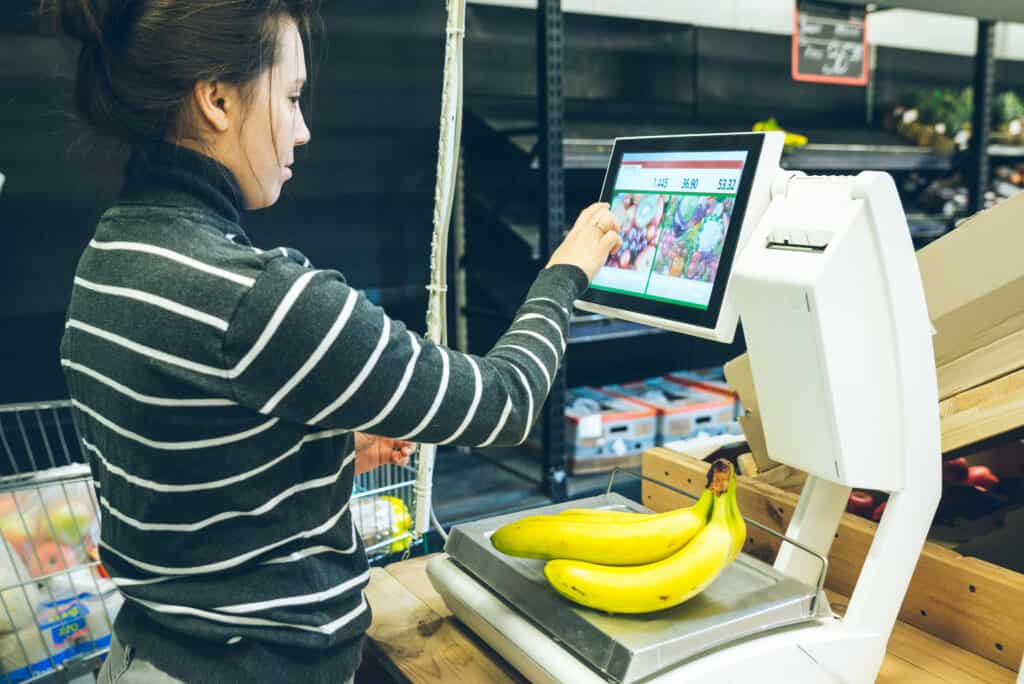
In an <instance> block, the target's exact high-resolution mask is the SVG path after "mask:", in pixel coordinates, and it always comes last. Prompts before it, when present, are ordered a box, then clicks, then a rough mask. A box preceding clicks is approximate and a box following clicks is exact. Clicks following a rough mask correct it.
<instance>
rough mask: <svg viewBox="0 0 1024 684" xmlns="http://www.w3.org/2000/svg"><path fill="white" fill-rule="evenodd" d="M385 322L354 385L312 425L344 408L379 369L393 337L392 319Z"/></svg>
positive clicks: (385, 319)
mask: <svg viewBox="0 0 1024 684" xmlns="http://www.w3.org/2000/svg"><path fill="white" fill-rule="evenodd" d="M383 320H384V324H383V325H382V326H381V331H380V339H379V340H377V347H376V348H375V349H374V350H373V353H372V354H370V358H369V359H367V360H366V363H365V364H364V365H363V369H362V370H361V371H359V375H357V376H356V378H355V380H353V381H352V384H350V385H349V386H348V387H347V388H346V389H345V391H344V392H342V393H341V396H339V397H338V398H337V399H335V400H334V401H332V402H331V403H330V404H328V405H327V406H326V407H324V410H323V411H321V412H320V413H318V414H316V415H315V416H313V417H312V418H311V419H310V420H309V424H310V425H316V424H318V423H319V422H320V421H322V420H323V419H324V418H326V417H327V416H329V415H331V414H332V413H334V412H335V411H337V410H338V409H339V408H341V407H342V406H344V405H345V402H347V401H348V400H349V399H351V398H352V396H353V395H354V394H355V393H356V392H358V391H359V390H360V389H361V388H362V386H363V383H364V382H366V379H367V378H368V377H370V373H372V372H373V369H374V368H376V367H377V362H378V361H380V357H381V355H382V354H383V353H384V350H385V349H386V348H387V346H388V338H389V337H390V336H391V319H389V318H388V317H387V316H384V317H383Z"/></svg>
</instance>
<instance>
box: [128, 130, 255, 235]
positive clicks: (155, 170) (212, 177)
mask: <svg viewBox="0 0 1024 684" xmlns="http://www.w3.org/2000/svg"><path fill="white" fill-rule="evenodd" d="M120 199H121V202H124V203H132V204H137V203H146V204H151V203H155V204H167V205H172V206H183V207H189V208H193V209H200V210H206V211H210V212H212V213H214V214H216V215H217V216H220V217H221V218H224V219H226V220H228V221H230V222H231V223H233V224H236V226H237V224H238V223H239V218H240V215H241V212H242V209H243V208H244V206H245V205H244V201H243V198H242V190H241V188H240V187H239V186H238V181H236V180H235V176H234V174H232V173H231V171H229V170H228V169H227V167H225V166H224V165H223V164H221V163H219V162H218V161H216V160H214V159H211V158H210V157H207V156H205V155H202V154H199V153H198V152H195V151H193V150H191V149H189V148H187V147H181V146H179V145H173V144H171V143H166V142H159V143H148V144H146V145H138V146H135V147H134V148H132V155H131V158H130V159H129V160H128V164H127V166H126V167H125V181H124V187H123V188H122V190H121V198H120ZM238 232H241V231H240V230H239V231H238Z"/></svg>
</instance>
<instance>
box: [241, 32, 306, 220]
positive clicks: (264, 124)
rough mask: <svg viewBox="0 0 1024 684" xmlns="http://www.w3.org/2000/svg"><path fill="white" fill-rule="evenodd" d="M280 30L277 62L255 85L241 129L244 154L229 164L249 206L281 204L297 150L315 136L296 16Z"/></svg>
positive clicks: (303, 53) (303, 52) (253, 207)
mask: <svg viewBox="0 0 1024 684" xmlns="http://www.w3.org/2000/svg"><path fill="white" fill-rule="evenodd" d="M278 31H279V34H278V39H277V40H278V48H277V49H278V55H277V61H276V63H275V64H274V66H273V67H272V68H270V69H266V70H264V71H263V73H262V74H261V75H260V76H259V78H258V80H257V82H256V84H255V85H254V87H253V92H252V98H251V100H250V105H249V109H248V111H247V112H246V114H245V119H244V122H243V123H242V125H241V126H240V127H238V128H236V130H237V131H238V133H237V135H238V140H237V142H238V151H239V152H240V154H239V155H238V157H239V158H236V160H234V163H233V164H229V168H231V171H232V172H233V173H234V174H235V177H236V178H237V179H238V184H239V185H240V186H241V189H242V194H243V195H244V197H245V204H246V208H247V209H262V208H263V207H269V206H270V205H272V204H274V203H275V202H277V199H278V198H279V197H280V196H281V188H282V186H283V185H284V184H285V182H286V181H287V180H288V179H289V178H291V177H292V169H291V165H292V162H294V161H295V148H296V147H297V146H299V145H305V144H306V143H308V142H309V138H310V134H309V129H308V128H306V122H305V120H304V119H303V117H302V110H301V109H300V108H299V96H300V95H301V93H302V87H303V85H304V84H305V83H306V55H305V51H304V50H303V47H302V38H301V36H300V35H299V29H298V27H297V26H296V24H295V22H294V21H293V20H292V19H291V18H283V19H281V21H280V22H279V28H278ZM232 156H234V155H232Z"/></svg>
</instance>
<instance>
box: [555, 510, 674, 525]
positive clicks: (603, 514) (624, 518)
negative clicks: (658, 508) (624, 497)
mask: <svg viewBox="0 0 1024 684" xmlns="http://www.w3.org/2000/svg"><path fill="white" fill-rule="evenodd" d="M655 515H658V514H655V513H637V512H636V511H609V510H605V509H601V508H568V509H566V510H564V511H559V512H558V517H560V518H582V519H586V520H592V521H597V520H603V521H606V522H617V523H634V522H637V521H638V520H647V519H650V518H652V517H654V516H655Z"/></svg>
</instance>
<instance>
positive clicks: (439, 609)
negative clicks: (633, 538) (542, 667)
mask: <svg viewBox="0 0 1024 684" xmlns="http://www.w3.org/2000/svg"><path fill="white" fill-rule="evenodd" d="M430 558H431V557H430V556H426V557H421V558H413V559H410V560H407V561H404V562H401V563H395V564H393V565H389V566H388V567H386V568H373V569H372V570H371V571H370V586H369V587H368V588H367V590H366V596H367V599H368V600H369V602H370V605H371V606H372V608H373V625H372V626H371V628H370V633H369V636H370V644H369V647H368V653H369V655H370V657H378V658H380V659H381V660H384V661H386V662H384V663H382V665H384V669H385V670H390V671H391V672H392V673H393V678H394V681H403V679H402V678H405V679H407V680H408V681H410V682H414V683H416V684H419V683H421V682H422V683H424V684H426V683H427V682H431V683H444V684H450V683H457V682H465V683H466V684H470V683H472V684H477V683H479V682H498V683H500V682H516V683H520V682H524V681H525V680H524V679H523V677H521V676H520V675H519V674H518V673H517V672H516V671H515V670H514V669H513V668H512V667H511V666H510V665H509V664H508V663H507V662H505V660H504V659H502V658H501V656H499V655H498V654H497V653H495V652H494V651H493V650H491V649H490V648H489V647H488V646H487V645H486V644H484V643H483V642H482V641H480V640H479V639H477V638H476V636H475V635H473V634H472V633H471V632H470V631H469V630H468V629H466V628H465V627H463V626H462V625H461V624H460V623H459V622H458V621H457V620H455V618H454V617H452V614H451V612H450V611H449V610H448V608H447V606H445V604H444V601H442V600H441V597H440V596H439V595H438V594H437V592H436V591H434V588H433V586H431V584H430V580H429V579H428V578H427V574H426V563H427V561H428V560H429V559H430ZM829 599H830V601H831V602H832V607H833V608H834V609H835V610H836V611H837V612H841V611H842V610H843V609H844V608H845V605H846V604H845V601H844V600H843V598H842V597H841V596H839V595H836V594H831V595H830V596H829ZM888 653H889V654H888V657H887V658H886V659H885V663H884V664H883V666H882V671H881V673H880V675H879V677H878V680H877V681H878V682H879V683H880V684H930V683H931V682H936V683H938V682H945V683H948V684H954V683H955V684H1000V683H1001V682H1006V683H1007V684H1012V683H1013V682H1014V680H1015V678H1016V674H1015V673H1014V672H1011V671H1010V670H1008V669H1006V668H1004V667H1000V666H999V665H996V664H995V663H993V662H991V661H989V660H986V659H985V658H982V657H980V656H977V655H974V654H973V653H969V652H967V651H965V650H963V649H960V648H957V647H956V646H954V645H952V644H949V643H947V642H945V641H942V640H941V639H939V638H937V637H934V636H932V635H930V634H927V633H925V632H923V631H921V630H919V629H917V628H915V627H911V626H910V625H907V624H904V623H902V622H901V623H897V625H896V629H895V630H894V632H893V635H892V638H891V639H890V640H889V649H888ZM358 679H359V678H358V677H357V680H358Z"/></svg>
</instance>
